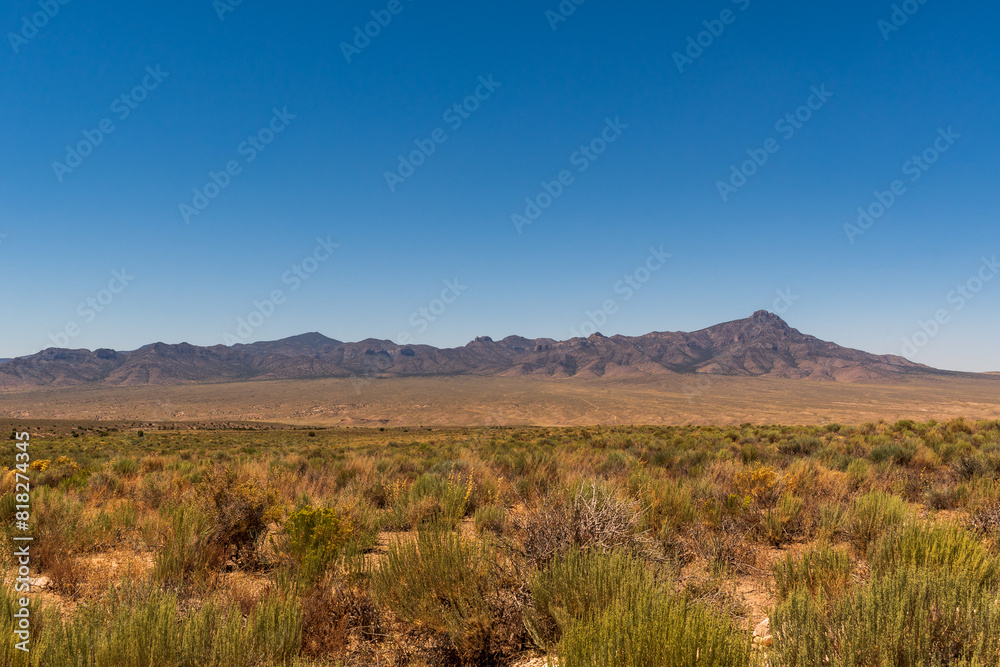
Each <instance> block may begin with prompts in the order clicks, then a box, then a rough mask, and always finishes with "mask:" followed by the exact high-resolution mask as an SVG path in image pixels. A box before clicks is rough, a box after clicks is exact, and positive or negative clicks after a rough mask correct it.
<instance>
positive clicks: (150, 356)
mask: <svg viewBox="0 0 1000 667" xmlns="http://www.w3.org/2000/svg"><path fill="white" fill-rule="evenodd" d="M669 374H707V375H724V376H737V377H776V378H795V379H811V380H820V381H837V382H846V383H876V384H883V383H896V382H903V381H906V380H908V379H911V378H919V377H928V376H963V375H965V376H968V375H970V374H963V373H955V372H950V371H942V370H937V369H934V368H930V367H928V366H924V365H921V364H917V363H914V362H911V361H909V360H907V359H905V358H903V357H899V356H894V355H875V354H870V353H867V352H863V351H860V350H854V349H850V348H846V347H842V346H840V345H837V344H835V343H831V342H826V341H822V340H820V339H818V338H816V337H814V336H810V335H807V334H803V333H801V332H799V331H798V330H796V329H793V328H792V327H790V326H788V324H787V323H785V321H784V320H782V319H781V318H780V317H779V316H778V315H775V314H773V313H770V312H767V311H758V312H756V313H754V314H753V315H752V316H750V317H748V318H746V319H741V320H735V321H732V322H726V323H723V324H718V325H715V326H712V327H708V328H706V329H702V330H700V331H695V332H692V333H684V332H658V333H650V334H646V335H644V336H636V337H629V336H620V335H616V336H611V337H606V336H603V335H601V334H599V333H597V334H593V335H591V336H589V337H587V338H573V339H570V340H565V341H557V340H553V339H550V338H538V339H528V338H522V337H520V336H509V337H507V338H504V339H502V340H499V341H495V340H493V339H491V338H489V337H480V338H476V339H475V340H474V341H472V342H470V343H468V344H467V345H465V346H464V347H459V348H448V349H439V348H436V347H432V346H428V345H397V344H396V343H393V342H392V341H388V340H375V339H367V340H363V341H360V342H357V343H344V342H341V341H338V340H334V339H331V338H327V337H326V336H324V335H322V334H319V333H308V334H303V335H300V336H293V337H291V338H285V339H282V340H277V341H269V342H259V343H251V344H237V345H232V346H225V345H216V346H211V347H198V346H195V345H189V344H187V343H180V344H176V345H172V344H171V345H168V344H165V343H154V344H151V345H146V346H144V347H141V348H139V349H137V350H133V351H128V352H119V351H116V350H110V349H98V350H94V351H91V350H69V349H59V348H50V349H47V350H44V351H42V352H39V353H37V354H34V355H31V356H27V357H20V358H17V359H12V360H10V361H7V362H6V363H2V364H0V390H18V389H31V388H39V387H74V386H81V385H97V386H105V387H129V386H139V385H182V384H190V383H199V384H207V383H228V382H244V381H253V380H296V379H318V378H381V377H421V376H459V375H467V376H498V377H517V376H534V377H545V378H564V377H578V376H582V377H590V378H595V377H613V378H627V377H632V376H644V377H655V376H658V375H669Z"/></svg>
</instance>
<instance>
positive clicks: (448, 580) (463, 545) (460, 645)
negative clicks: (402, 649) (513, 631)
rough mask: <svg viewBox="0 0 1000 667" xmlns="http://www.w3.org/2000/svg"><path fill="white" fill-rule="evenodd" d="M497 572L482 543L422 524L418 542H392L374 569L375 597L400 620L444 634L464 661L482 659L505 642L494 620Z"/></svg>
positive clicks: (503, 630)
mask: <svg viewBox="0 0 1000 667" xmlns="http://www.w3.org/2000/svg"><path fill="white" fill-rule="evenodd" d="M498 576H499V572H498V570H497V566H496V558H495V555H494V554H493V553H492V552H491V551H490V550H489V549H487V548H485V547H484V546H483V545H482V544H481V543H479V542H475V541H471V540H468V539H465V538H463V537H461V536H460V535H458V534H455V533H453V532H451V531H448V530H444V529H442V528H441V527H426V528H423V529H421V530H420V531H419V533H418V534H417V539H416V541H413V542H396V543H395V544H392V545H390V547H389V550H388V553H387V554H386V557H385V560H384V561H383V562H382V565H381V567H380V568H378V569H377V570H375V571H374V572H373V573H372V591H373V593H374V595H375V597H376V599H377V600H379V601H380V602H381V603H382V604H384V605H386V606H387V607H389V608H390V609H391V610H392V611H393V612H394V613H395V614H396V615H397V616H398V617H400V618H401V619H403V620H405V621H407V622H409V623H412V624H415V625H417V626H420V627H424V628H427V629H429V630H431V631H433V632H435V633H438V634H439V635H443V636H445V637H447V638H448V639H449V640H450V642H451V644H452V646H453V647H454V649H455V651H456V652H457V653H458V655H459V656H460V657H461V658H462V660H463V662H465V663H468V664H475V663H476V661H477V660H485V659H487V658H488V656H489V655H490V654H491V653H494V652H495V651H496V649H495V646H496V645H497V644H498V643H503V640H502V638H501V637H498V635H500V634H501V633H503V632H505V631H506V628H504V627H502V626H501V624H500V623H498V622H497V621H498V618H497V616H498V614H497V613H496V612H497V608H496V607H495V606H494V604H493V602H494V600H495V599H496V596H497V588H498V586H499V582H498Z"/></svg>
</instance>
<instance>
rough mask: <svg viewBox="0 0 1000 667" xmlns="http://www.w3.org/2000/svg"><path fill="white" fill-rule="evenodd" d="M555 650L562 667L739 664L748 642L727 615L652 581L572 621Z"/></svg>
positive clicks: (744, 659) (722, 666)
mask: <svg viewBox="0 0 1000 667" xmlns="http://www.w3.org/2000/svg"><path fill="white" fill-rule="evenodd" d="M558 655H559V665H560V667H583V666H587V667H591V666H592V667H675V666H676V667H681V666H684V667H688V666H691V665H697V666H698V667H737V666H748V665H749V664H750V655H751V647H750V636H749V634H748V633H745V632H740V630H739V629H737V628H736V627H734V626H733V625H732V624H731V623H730V622H728V621H727V620H725V619H723V618H720V617H719V616H718V615H717V614H715V613H713V612H712V611H709V610H708V609H706V608H704V607H701V606H697V605H692V604H690V603H688V602H687V601H686V600H684V599H683V598H679V597H676V596H673V595H670V594H668V593H665V592H663V591H662V590H659V589H657V588H655V587H651V586H650V587H644V588H639V589H637V590H632V591H629V592H628V594H627V595H623V596H621V597H620V598H619V599H618V600H616V601H615V603H614V604H613V605H612V606H611V607H610V608H609V609H607V610H606V611H604V612H603V613H601V614H599V615H597V616H596V617H593V618H590V619H587V620H585V621H580V622H578V623H573V624H572V625H570V627H569V628H568V630H567V631H566V635H565V637H564V638H563V642H562V645H561V647H560V649H559V651H558Z"/></svg>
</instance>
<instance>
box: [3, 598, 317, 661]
mask: <svg viewBox="0 0 1000 667" xmlns="http://www.w3.org/2000/svg"><path fill="white" fill-rule="evenodd" d="M6 606H7V605H6V604H5V600H4V599H3V595H2V594H0V616H3V615H4V608H5V607H6ZM33 618H34V616H33ZM42 618H44V619H45V622H44V623H43V624H42V625H41V626H40V627H33V628H32V629H33V637H32V645H31V652H30V654H27V659H25V658H24V656H23V655H22V656H19V657H15V658H14V659H13V660H10V661H4V662H3V664H4V665H11V666H12V667H14V666H15V665H25V666H30V667H43V666H44V667H48V666H50V665H51V666H55V665H59V666H60V667H62V666H66V667H71V666H73V665H92V666H93V667H148V666H149V665H157V666H158V667H159V666H163V667H189V666H190V667H195V666H197V667H264V666H268V667H272V666H275V667H276V666H278V665H281V666H287V667H291V665H292V664H293V662H294V660H295V658H296V656H297V655H298V653H299V647H300V643H301V628H302V614H301V611H300V609H299V601H298V599H297V597H295V596H294V595H292V594H290V592H289V591H282V592H277V593H271V594H269V595H267V596H266V597H265V598H264V600H262V601H261V603H260V604H259V605H258V606H257V607H256V608H255V609H253V610H252V611H251V612H250V614H249V615H248V616H247V617H246V618H244V615H243V614H242V613H241V611H240V609H239V607H237V606H235V605H230V604H219V603H218V602H216V601H214V600H209V601H208V602H206V603H204V604H203V605H201V607H200V608H198V609H195V610H192V611H189V612H187V613H185V614H183V616H182V615H181V613H180V611H179V609H178V603H177V598H176V597H175V596H174V595H173V594H170V593H165V592H163V591H160V590H157V589H155V588H153V589H131V588H130V587H129V586H128V584H127V583H126V584H123V585H122V586H121V590H120V591H117V592H115V591H113V592H111V593H110V595H109V597H108V599H107V600H105V601H103V602H101V603H98V604H94V605H90V606H87V607H83V608H81V609H80V610H78V611H77V613H75V614H74V615H73V617H72V618H70V619H67V620H65V621H60V620H59V618H58V614H56V615H53V614H51V613H50V614H43V615H42ZM5 644H7V642H6V641H5V642H3V643H0V657H4V651H5V650H7V649H6V646H4V645H5Z"/></svg>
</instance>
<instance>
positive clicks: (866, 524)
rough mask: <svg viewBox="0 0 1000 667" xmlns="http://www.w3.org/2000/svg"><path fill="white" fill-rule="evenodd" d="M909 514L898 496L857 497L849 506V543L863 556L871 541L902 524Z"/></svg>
mask: <svg viewBox="0 0 1000 667" xmlns="http://www.w3.org/2000/svg"><path fill="white" fill-rule="evenodd" d="M909 513H910V510H909V507H908V506H907V505H906V502H905V501H904V500H903V499H902V498H899V497H898V496H894V495H892V494H889V493H883V492H882V491H870V492H868V493H866V494H864V495H862V496H858V497H857V498H855V499H854V503H853V504H852V506H851V516H850V525H849V531H850V537H851V541H852V542H853V543H854V545H855V547H857V549H858V552H859V553H861V554H865V553H867V551H868V547H869V545H870V544H871V543H872V542H873V541H875V540H876V539H878V538H879V537H880V536H881V535H882V534H883V533H885V532H886V531H887V530H890V529H892V528H894V527H895V526H897V525H899V524H900V523H902V522H903V520H904V519H905V518H906V517H907V516H908V515H909Z"/></svg>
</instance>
